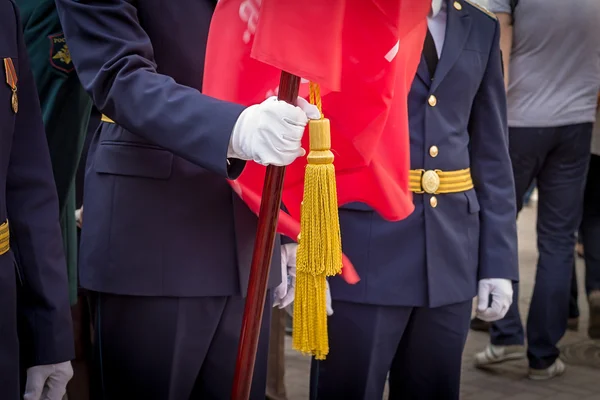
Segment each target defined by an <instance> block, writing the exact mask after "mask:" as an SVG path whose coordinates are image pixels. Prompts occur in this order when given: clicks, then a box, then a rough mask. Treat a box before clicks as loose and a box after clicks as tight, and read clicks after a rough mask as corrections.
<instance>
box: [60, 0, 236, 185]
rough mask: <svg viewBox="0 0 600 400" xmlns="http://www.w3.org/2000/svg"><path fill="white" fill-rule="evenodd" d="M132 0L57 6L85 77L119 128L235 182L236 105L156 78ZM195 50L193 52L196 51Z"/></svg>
mask: <svg viewBox="0 0 600 400" xmlns="http://www.w3.org/2000/svg"><path fill="white" fill-rule="evenodd" d="M132 3H134V2H133V1H132V0H112V1H101V0H89V1H85V2H82V1H77V0H56V5H57V8H58V12H59V16H60V20H61V23H62V26H63V30H64V32H65V36H66V38H67V43H68V45H69V49H70V52H71V56H72V58H73V62H74V65H75V68H76V70H77V73H78V75H79V79H80V80H81V82H82V84H83V85H84V87H85V89H86V90H87V91H88V92H89V93H90V95H91V96H92V98H93V100H94V104H95V105H96V106H97V107H98V109H99V110H100V111H101V112H102V113H104V114H106V115H107V116H109V117H110V118H112V119H113V120H114V121H115V122H117V123H118V124H119V125H121V126H122V127H124V128H125V129H127V130H129V131H130V132H132V133H135V134H136V135H138V136H140V137H143V138H145V139H147V140H149V141H151V142H153V143H155V144H157V145H159V146H161V147H163V148H165V149H167V150H169V151H171V152H173V153H174V154H176V155H178V156H180V157H182V158H185V159H187V160H188V161H190V162H192V163H194V164H196V165H198V166H200V167H203V168H205V169H208V170H210V171H213V172H215V173H218V174H220V175H222V176H224V177H229V178H236V177H237V175H239V174H240V173H241V172H242V169H243V166H244V163H243V162H242V161H239V160H235V161H234V160H231V165H229V163H228V162H227V149H228V146H229V141H230V137H231V133H232V131H233V126H234V125H235V122H236V121H237V118H238V117H239V115H240V114H241V112H242V111H243V109H244V108H243V107H242V106H240V105H237V104H233V103H228V102H224V101H219V100H216V99H213V98H211V97H208V96H204V95H202V94H201V93H200V92H199V91H198V90H196V89H194V88H191V87H188V86H184V85H180V84H178V83H176V82H175V80H174V79H173V78H171V77H169V76H166V75H163V74H160V73H158V72H157V66H156V63H155V61H154V53H153V48H152V43H151V42H150V39H149V37H148V35H147V34H146V32H145V31H144V29H143V28H142V27H141V25H140V22H139V20H138V16H137V9H136V7H135V6H134V4H132ZM190 51H193V50H190Z"/></svg>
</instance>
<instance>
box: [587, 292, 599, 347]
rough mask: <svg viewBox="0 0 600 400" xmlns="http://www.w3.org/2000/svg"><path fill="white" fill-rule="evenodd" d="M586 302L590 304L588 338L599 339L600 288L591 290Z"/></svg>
mask: <svg viewBox="0 0 600 400" xmlns="http://www.w3.org/2000/svg"><path fill="white" fill-rule="evenodd" d="M588 302H589V304H590V324H589V327H588V335H589V337H590V339H600V290H594V291H592V292H591V293H590V296H589V297H588Z"/></svg>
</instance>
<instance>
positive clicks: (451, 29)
mask: <svg viewBox="0 0 600 400" xmlns="http://www.w3.org/2000/svg"><path fill="white" fill-rule="evenodd" d="M454 3H455V2H454V1H452V0H449V1H448V9H447V10H448V22H447V24H446V38H445V39H444V48H443V49H442V55H441V57H440V61H439V63H438V65H437V69H436V70H435V75H434V79H433V81H432V82H431V91H435V90H436V89H437V87H438V86H439V84H440V82H442V81H443V80H444V77H445V76H446V75H447V74H448V72H449V71H450V70H451V69H452V67H453V66H454V64H455V63H456V61H457V60H458V57H459V56H460V54H461V53H462V50H463V48H464V46H465V43H466V41H467V37H468V36H469V32H470V31H471V15H470V14H469V10H468V7H466V6H465V5H463V2H462V1H460V0H457V3H459V4H460V5H461V6H462V7H461V9H460V10H457V9H456V7H454ZM421 63H422V64H424V63H425V61H423V60H422V62H421ZM419 69H421V66H419ZM424 69H425V71H424V72H425V74H426V76H429V73H428V72H427V66H424Z"/></svg>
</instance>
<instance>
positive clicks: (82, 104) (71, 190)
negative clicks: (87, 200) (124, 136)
mask: <svg viewBox="0 0 600 400" xmlns="http://www.w3.org/2000/svg"><path fill="white" fill-rule="evenodd" d="M16 3H17V5H18V6H19V9H20V11H21V18H22V20H23V29H24V31H25V32H24V33H25V36H24V37H25V43H26V45H27V51H28V53H29V57H30V60H31V69H32V70H33V74H34V77H35V82H36V85H37V89H38V93H39V97H40V103H41V106H42V114H43V118H44V125H45V127H46V136H47V138H48V146H49V148H50V156H51V158H52V169H53V171H54V179H55V181H56V190H57V192H58V200H59V205H60V218H61V226H62V230H63V240H64V245H65V254H66V257H67V266H68V269H69V293H70V297H71V302H72V303H74V302H75V301H76V299H77V226H76V222H75V187H74V186H75V175H76V172H77V166H78V164H79V159H80V157H81V150H82V147H83V143H84V140H85V134H86V130H87V124H88V120H89V116H90V111H91V107H92V100H91V99H90V97H89V96H88V95H87V94H86V93H85V92H84V90H83V88H82V86H81V84H80V82H79V79H78V77H77V74H76V73H75V69H74V67H73V63H72V61H71V55H70V53H69V48H68V46H67V43H66V41H65V37H64V34H63V32H62V28H61V25H60V21H59V19H58V14H57V12H56V7H55V5H54V0H16Z"/></svg>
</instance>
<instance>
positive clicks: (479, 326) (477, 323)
mask: <svg viewBox="0 0 600 400" xmlns="http://www.w3.org/2000/svg"><path fill="white" fill-rule="evenodd" d="M490 326H491V324H490V323H489V322H486V321H483V320H481V319H479V318H477V317H475V318H473V319H472V320H471V330H473V331H478V332H489V331H490Z"/></svg>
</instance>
